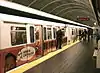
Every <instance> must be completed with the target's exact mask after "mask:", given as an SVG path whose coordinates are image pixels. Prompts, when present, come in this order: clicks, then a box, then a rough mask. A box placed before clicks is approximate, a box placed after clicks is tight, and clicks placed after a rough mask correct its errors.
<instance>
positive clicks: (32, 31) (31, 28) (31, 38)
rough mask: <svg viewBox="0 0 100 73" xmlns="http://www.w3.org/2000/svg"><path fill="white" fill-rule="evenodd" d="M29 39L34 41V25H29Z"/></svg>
mask: <svg viewBox="0 0 100 73" xmlns="http://www.w3.org/2000/svg"><path fill="white" fill-rule="evenodd" d="M30 41H31V42H34V27H32V26H31V27H30Z"/></svg>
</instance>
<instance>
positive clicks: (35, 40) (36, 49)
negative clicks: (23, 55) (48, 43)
mask: <svg viewBox="0 0 100 73" xmlns="http://www.w3.org/2000/svg"><path fill="white" fill-rule="evenodd" d="M41 31H42V27H41V25H28V32H29V33H28V34H29V35H28V36H27V37H29V40H28V41H29V42H28V44H27V47H28V49H30V50H29V51H31V52H30V53H29V56H28V61H33V60H35V59H36V58H38V57H41V56H42V46H41V45H42V32H41Z"/></svg>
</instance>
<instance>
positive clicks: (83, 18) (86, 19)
mask: <svg viewBox="0 0 100 73" xmlns="http://www.w3.org/2000/svg"><path fill="white" fill-rule="evenodd" d="M77 20H80V21H89V20H90V18H89V17H77Z"/></svg>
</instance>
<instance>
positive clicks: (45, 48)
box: [43, 26, 48, 55]
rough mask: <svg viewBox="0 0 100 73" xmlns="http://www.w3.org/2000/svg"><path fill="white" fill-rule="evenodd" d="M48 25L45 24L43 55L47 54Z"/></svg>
mask: <svg viewBox="0 0 100 73" xmlns="http://www.w3.org/2000/svg"><path fill="white" fill-rule="evenodd" d="M47 48H48V44H47V26H43V55H45V54H47V53H48V51H47Z"/></svg>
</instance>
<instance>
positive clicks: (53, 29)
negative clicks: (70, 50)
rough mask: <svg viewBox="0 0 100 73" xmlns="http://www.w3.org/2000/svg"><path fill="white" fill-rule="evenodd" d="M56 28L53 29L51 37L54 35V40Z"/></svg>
mask: <svg viewBox="0 0 100 73" xmlns="http://www.w3.org/2000/svg"><path fill="white" fill-rule="evenodd" d="M56 31H57V30H56V28H53V35H54V39H55V38H56Z"/></svg>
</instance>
